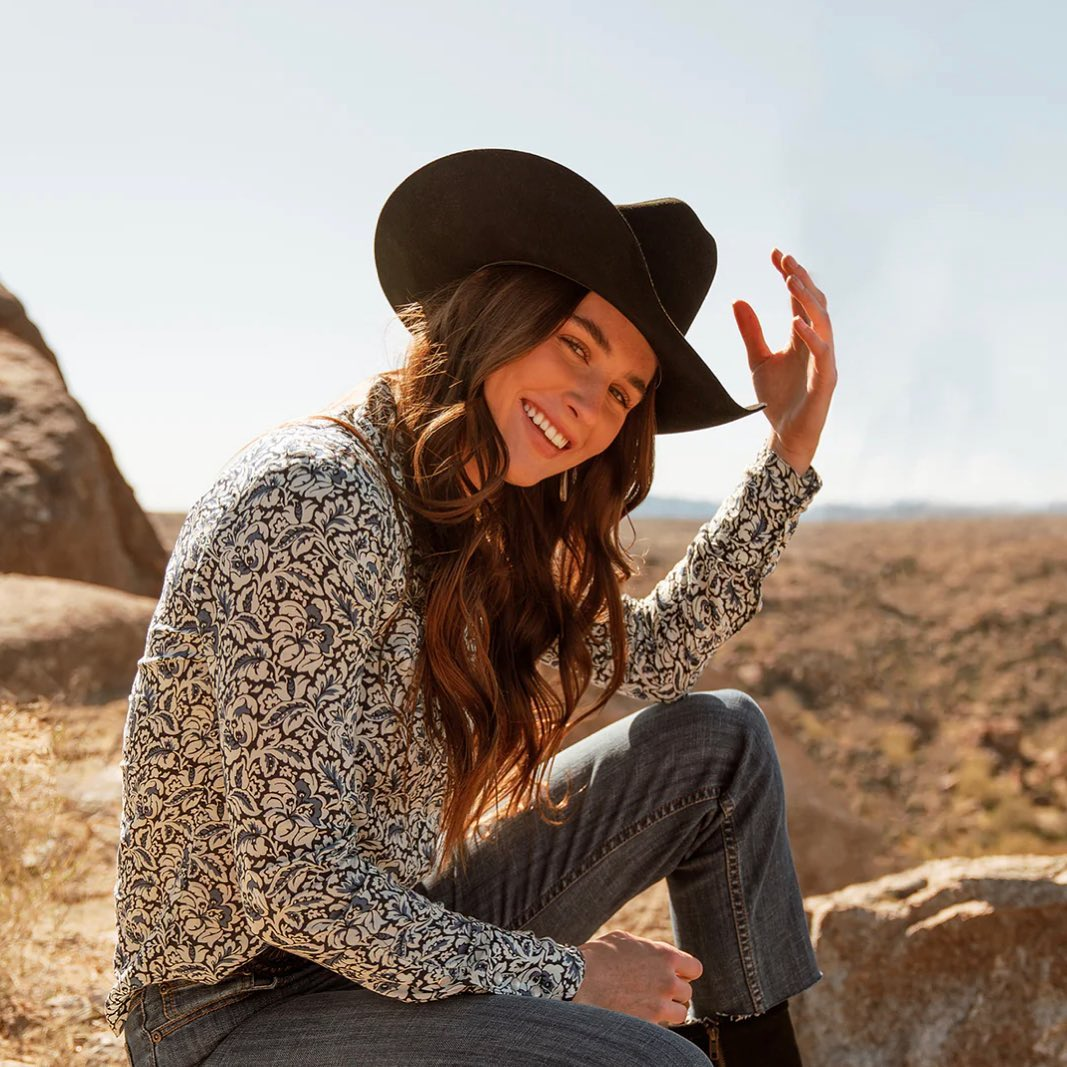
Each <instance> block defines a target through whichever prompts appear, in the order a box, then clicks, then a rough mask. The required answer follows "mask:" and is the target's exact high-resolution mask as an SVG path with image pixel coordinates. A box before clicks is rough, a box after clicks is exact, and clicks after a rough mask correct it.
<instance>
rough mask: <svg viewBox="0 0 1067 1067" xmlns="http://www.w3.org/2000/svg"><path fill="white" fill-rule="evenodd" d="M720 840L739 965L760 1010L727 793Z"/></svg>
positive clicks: (746, 910) (759, 994)
mask: <svg viewBox="0 0 1067 1067" xmlns="http://www.w3.org/2000/svg"><path fill="white" fill-rule="evenodd" d="M720 806H721V807H722V816H723V817H722V841H723V855H724V856H725V859H726V883H727V886H728V887H729V891H730V911H731V913H732V914H733V917H734V931H735V933H736V934H737V945H738V949H739V950H740V953H741V968H742V970H743V971H744V972H745V981H746V983H747V984H748V992H749V996H751V998H752V1005H753V1010H754V1011H755V1012H756V1013H760V1012H762V1011H763V990H762V989H761V988H760V982H759V974H758V972H757V970H756V958H755V955H754V954H753V951H752V935H751V932H750V930H749V921H748V909H747V908H746V907H745V892H744V884H743V883H742V881H741V861H740V857H739V854H738V846H737V839H736V837H735V834H734V820H733V814H734V805H733V801H732V800H730V798H729V797H728V796H724V797H723V798H722V801H721V804H720Z"/></svg>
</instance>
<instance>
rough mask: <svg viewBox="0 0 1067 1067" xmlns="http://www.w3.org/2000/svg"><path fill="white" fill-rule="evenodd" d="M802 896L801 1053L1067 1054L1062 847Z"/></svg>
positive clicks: (859, 1062) (830, 1058) (971, 1062)
mask: <svg viewBox="0 0 1067 1067" xmlns="http://www.w3.org/2000/svg"><path fill="white" fill-rule="evenodd" d="M805 904H806V907H807V910H808V914H809V918H810V922H811V929H812V940H813V941H814V943H815V950H816V952H817V954H818V959H819V966H820V967H821V969H822V971H823V974H824V977H823V979H822V981H820V982H819V983H818V984H816V985H815V986H813V987H811V989H809V990H807V991H806V992H805V993H803V994H802V995H801V996H799V997H797V998H795V999H794V1000H793V1001H791V1014H792V1016H793V1019H794V1025H795V1027H796V1031H797V1035H798V1043H799V1044H800V1048H801V1052H802V1054H803V1056H804V1062H805V1063H812V1064H818V1065H819V1067H845V1065H848V1067H928V1065H932V1064H936V1065H937V1067H964V1065H966V1067H987V1065H988V1067H993V1065H994V1064H995V1065H997V1067H1001V1065H1003V1064H1010V1065H1011V1067H1039V1065H1045V1064H1049V1065H1051V1064H1063V1063H1067V952H1065V951H1064V946H1065V945H1067V856H986V857H983V858H980V859H944V860H934V861H931V862H929V863H925V864H923V865H922V866H919V867H916V868H913V869H911V870H908V871H904V872H902V873H900V874H893V875H887V876H886V877H884V878H880V879H878V880H877V881H873V882H867V883H863V884H860V885H853V886H848V887H847V888H845V889H841V890H838V891H837V892H835V893H830V894H826V895H824V896H815V897H809V898H807V900H806V902H805Z"/></svg>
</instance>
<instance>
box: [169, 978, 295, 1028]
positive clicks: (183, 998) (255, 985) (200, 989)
mask: <svg viewBox="0 0 1067 1067" xmlns="http://www.w3.org/2000/svg"><path fill="white" fill-rule="evenodd" d="M278 981H279V975H277V974H258V973H255V972H252V971H248V970H245V969H242V970H240V971H235V972H234V973H233V974H231V975H228V976H227V977H226V978H223V979H222V981H221V982H214V983H211V984H207V983H205V982H192V981H186V980H184V979H176V980H173V981H169V982H161V983H159V985H158V986H157V987H156V988H157V990H158V992H159V1006H160V1014H161V1019H160V1022H159V1025H157V1026H155V1027H153V1028H152V1029H151V1030H150V1031H149V1034H150V1036H151V1038H152V1041H153V1042H155V1043H158V1042H159V1041H160V1040H162V1039H163V1038H164V1037H166V1036H167V1035H168V1034H172V1033H174V1032H175V1031H176V1030H179V1029H180V1028H181V1027H183V1026H187V1025H188V1024H189V1023H191V1022H195V1021H196V1020H197V1019H202V1018H203V1017H204V1016H205V1015H210V1014H211V1013H212V1012H215V1011H219V1010H220V1009H221V1008H227V1007H230V1006H231V1005H234V1004H236V1003H238V1002H239V1001H242V1000H244V999H245V998H246V997H250V996H252V995H253V994H255V993H257V992H260V991H262V990H267V989H274V988H275V986H277V984H278Z"/></svg>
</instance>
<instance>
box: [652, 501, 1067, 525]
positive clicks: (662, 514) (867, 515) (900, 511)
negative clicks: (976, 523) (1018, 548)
mask: <svg viewBox="0 0 1067 1067" xmlns="http://www.w3.org/2000/svg"><path fill="white" fill-rule="evenodd" d="M718 510H719V505H718V503H717V502H716V501H713V500H683V499H682V498H681V497H673V496H650V497H649V498H648V499H647V500H646V501H645V502H644V503H643V504H642V505H641V506H640V507H639V508H637V509H636V510H635V511H634V518H641V519H698V520H700V519H710V518H711V517H712V516H713V515H714V514H715V512H716V511H718ZM1000 515H1067V500H1061V501H1056V502H1053V503H1051V504H1046V505H1044V506H1043V507H1020V506H1018V505H1011V504H1003V505H997V504H989V505H982V504H938V503H936V502H934V501H929V500H898V501H896V502H895V503H892V504H881V505H875V506H863V505H857V504H820V503H819V501H818V500H815V501H813V502H812V505H811V507H810V508H808V510H807V511H806V512H805V513H804V519H805V521H811V522H867V521H872V520H879V519H926V518H929V519H934V518H960V519H969V518H981V517H983V516H1000Z"/></svg>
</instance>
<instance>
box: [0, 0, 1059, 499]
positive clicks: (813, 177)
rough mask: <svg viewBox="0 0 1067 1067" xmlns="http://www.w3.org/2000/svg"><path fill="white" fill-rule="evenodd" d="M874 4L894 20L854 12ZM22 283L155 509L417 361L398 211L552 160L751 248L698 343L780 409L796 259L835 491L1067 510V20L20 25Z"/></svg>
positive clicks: (406, 11)
mask: <svg viewBox="0 0 1067 1067" xmlns="http://www.w3.org/2000/svg"><path fill="white" fill-rule="evenodd" d="M858 11H862V12H863V13H862V14H857V13H855V12H858ZM4 38H5V44H4V60H3V64H2V65H0V92H2V98H3V99H4V101H5V108H4V131H3V136H2V138H0V146H2V147H0V281H2V282H3V283H4V284H5V285H6V286H7V287H8V288H9V289H11V290H12V291H13V292H14V293H15V294H16V295H17V296H18V297H19V298H20V299H21V300H22V301H23V303H24V304H25V305H26V308H27V310H28V312H29V314H30V317H31V318H32V319H33V320H34V321H35V322H36V323H37V324H38V326H39V327H40V328H41V330H42V331H43V333H44V336H45V339H46V340H47V341H48V343H49V344H50V345H51V346H52V348H53V349H54V350H55V351H56V353H57V355H58V356H59V360H60V365H61V366H62V368H63V371H64V374H65V375H66V377H67V381H68V383H69V385H70V388H71V391H72V392H73V394H74V395H75V396H76V397H77V398H78V400H79V401H80V402H81V403H82V405H83V406H84V407H85V409H86V411H87V412H88V414H89V417H90V418H91V419H92V420H93V421H94V422H96V424H97V425H98V426H99V427H100V428H101V430H102V431H103V433H104V434H105V436H106V437H107V438H108V440H109V441H110V443H111V445H112V448H113V450H114V452H115V455H116V458H117V460H118V463H119V466H120V467H121V469H122V471H123V473H124V474H125V476H126V478H127V479H128V480H129V481H130V483H131V484H132V485H133V487H134V489H135V490H136V492H137V495H138V498H139V500H140V501H141V503H142V504H143V505H144V506H145V507H147V508H150V509H158V510H166V509H174V510H177V509H184V508H186V507H187V506H188V505H189V504H191V503H192V502H193V500H195V499H196V498H197V497H198V496H199V495H200V494H201V493H202V492H204V491H205V490H206V489H207V488H208V487H209V485H210V484H211V482H212V480H213V479H214V477H215V476H216V474H217V472H218V470H219V469H220V468H221V466H222V465H223V464H224V463H225V461H226V460H227V459H228V458H229V457H230V456H231V454H232V453H233V452H235V451H236V450H237V449H238V448H239V447H240V446H241V445H243V444H244V443H245V442H246V441H248V440H249V439H250V438H251V437H254V436H255V435H256V434H257V433H259V432H261V431H262V430H264V429H267V428H268V427H270V426H271V425H273V424H275V423H277V422H280V421H282V420H284V419H287V418H291V417H295V416H299V415H302V414H305V413H307V412H309V411H313V410H315V409H317V408H319V407H320V406H321V405H322V404H323V403H325V402H327V401H329V400H331V399H333V398H334V397H336V396H338V395H340V394H341V393H343V392H345V391H347V390H348V389H349V388H351V387H352V386H353V385H355V384H356V383H357V382H358V381H359V380H361V379H362V378H364V377H365V376H366V375H368V374H370V373H372V372H374V371H375V370H378V369H382V368H384V367H386V366H391V365H394V364H395V363H396V362H397V361H398V359H399V357H400V354H401V351H402V341H403V338H404V336H405V335H404V333H403V330H402V328H400V327H399V326H398V325H397V324H396V323H392V324H390V308H389V306H388V304H387V303H386V301H385V298H384V296H383V295H382V293H381V290H380V288H379V287H378V283H377V278H376V275H375V272H374V263H373V254H372V239H373V233H374V226H375V222H376V220H377V213H378V210H379V209H380V207H381V205H382V203H383V202H384V200H385V198H386V197H387V196H388V194H389V193H390V192H391V191H392V189H393V188H394V187H395V186H396V185H397V184H398V183H399V182H400V181H401V180H402V179H403V178H404V177H405V176H406V175H407V174H409V173H410V172H411V171H413V170H414V169H416V168H417V167H419V166H421V165H422V164H423V163H426V162H428V161H429V160H431V159H434V158H436V157H438V156H441V155H445V154H446V153H449V152H454V151H458V150H460V149H465V148H476V147H507V148H519V149H524V150H527V151H532V152H538V153H540V154H542V155H546V156H549V157H551V158H553V159H556V160H558V161H559V162H561V163H564V164H566V165H567V166H569V167H571V168H572V169H574V170H577V171H578V172H579V173H580V174H582V175H584V176H585V177H586V178H588V179H589V180H590V181H592V182H593V183H594V184H595V185H597V186H598V188H600V189H601V190H602V191H603V192H604V193H605V194H606V195H607V196H608V197H610V198H611V199H612V200H613V201H615V202H616V203H625V202H630V201H635V200H644V199H650V198H653V197H660V196H677V197H680V198H682V199H683V200H686V201H688V202H689V203H690V204H691V205H692V206H693V207H694V208H695V210H696V211H697V213H698V214H699V215H700V217H701V219H702V220H703V222H704V224H705V225H706V226H707V228H708V229H709V230H710V231H711V232H712V233H713V234H714V235H715V238H716V240H717V242H718V245H719V272H718V275H717V277H716V279H715V283H714V284H713V286H712V289H711V292H710V293H709V296H708V299H707V300H706V301H705V303H704V306H703V308H702V310H701V312H700V314H699V315H698V317H697V320H696V322H695V323H694V325H693V327H692V328H691V330H690V332H689V337H690V339H691V341H692V342H693V344H694V345H695V347H696V348H697V350H698V351H699V352H701V353H702V355H703V356H704V358H705V360H706V361H707V362H708V363H709V364H710V365H711V366H712V368H713V369H714V370H715V371H716V373H717V374H718V375H719V377H720V378H721V380H722V381H723V382H724V384H725V385H726V386H727V388H728V389H729V390H730V391H731V392H732V394H733V395H734V396H735V397H736V398H737V399H738V400H740V401H741V402H742V403H751V402H753V401H754V400H755V394H754V392H753V390H752V383H751V377H750V375H749V371H748V364H747V359H746V356H745V352H744V348H743V346H742V344H741V340H740V335H739V334H738V332H737V328H736V326H735V324H734V320H733V315H732V312H731V310H730V302H731V301H732V300H734V299H737V298H739V297H740V298H744V299H746V300H748V301H749V302H750V303H751V304H752V305H753V307H754V308H755V309H756V311H757V313H758V314H759V315H760V317H761V319H762V321H763V325H764V332H765V335H766V337H767V340H768V342H769V343H770V344H771V346H772V347H777V346H779V345H780V344H781V343H783V342H784V341H785V339H786V337H787V334H788V328H789V318H790V309H789V301H788V297H787V296H786V294H785V291H784V288H783V286H782V285H781V282H780V279H779V276H778V274H777V272H776V271H775V270H774V268H773V267H772V265H771V262H770V252H771V249H772V248H773V247H774V246H776V245H777V246H778V247H780V248H782V249H784V250H785V251H787V252H792V253H793V254H794V255H795V256H796V257H797V258H798V259H799V260H800V262H801V263H802V264H804V265H806V266H807V267H808V268H809V269H810V271H811V273H812V275H813V276H814V278H815V280H816V282H817V283H818V284H819V285H820V287H821V288H822V289H823V290H824V291H825V292H826V293H827V296H828V299H829V305H830V311H831V315H832V318H833V324H834V332H835V337H836V346H837V359H838V368H839V375H840V381H839V385H838V388H837V392H836V393H835V395H834V400H833V404H832V407H831V410H830V416H829V420H828V423H827V426H826V429H825V431H824V434H823V439H822V443H821V445H820V448H819V451H818V453H817V454H816V457H815V467H816V469H817V470H818V471H819V473H820V474H821V475H822V477H823V481H824V488H823V490H822V492H821V493H820V495H819V499H818V501H817V502H816V505H815V506H818V504H819V503H823V502H832V503H841V504H846V503H849V504H876V503H888V502H891V501H895V500H899V499H902V498H906V499H912V500H915V499H925V500H932V501H939V502H955V503H974V504H995V503H1004V504H1016V505H1020V504H1021V505H1029V506H1035V507H1040V506H1043V505H1044V504H1046V503H1047V502H1048V501H1050V500H1064V499H1067V458H1065V457H1067V429H1065V425H1067V417H1065V409H1067V396H1065V394H1067V355H1065V354H1064V352H1063V351H1062V347H1063V337H1064V329H1063V306H1064V301H1063V297H1062V295H1061V293H1062V291H1063V289H1064V286H1065V282H1064V280H1063V279H1064V277H1065V276H1067V261H1065V260H1067V257H1065V253H1067V220H1065V212H1064V194H1063V190H1064V187H1065V185H1067V178H1065V170H1067V167H1065V163H1067V122H1065V120H1064V116H1065V115H1067V76H1065V74H1064V63H1063V56H1062V48H1063V42H1064V40H1065V39H1067V15H1065V8H1064V6H1063V5H1062V4H1056V3H1053V2H1052V0H1048V2H1046V3H1029V2H1026V0H1023V2H1021V3H1014V4H1010V5H1004V4H997V5H993V4H990V3H980V4H974V3H947V2H937V0H934V2H931V3H921V4H919V3H908V2H904V3H893V4H883V5H879V6H878V7H875V6H874V5H872V4H867V3H864V4H846V3H843V2H842V3H836V4H828V3H824V2H819V0H815V2H814V3H810V4H784V3H778V2H771V3H760V4H750V5H740V4H729V5H727V4H721V3H709V2H699V3H697V2H693V3H679V2H658V3H656V4H655V5H653V4H651V3H648V4H637V3H628V2H618V0H614V2H612V3H606V2H600V3H586V4H577V5H573V4H571V3H564V2H562V0H541V2H538V3H537V4H527V3H505V4H489V3H472V2H470V0H453V2H451V3H449V4H447V5H446V4H440V3H428V2H414V3H413V2H408V3H404V4H396V5H390V4H380V3H376V4H365V3H349V4H340V3H328V2H325V0H302V2H300V3H297V2H295V0H284V2H257V3H251V2H236V3H225V2H220V0H212V2H211V3H205V2H200V0H191V2H183V3H181V4H177V3H166V2H159V0H153V2H152V3H149V4H145V3H133V2H130V0H122V2H110V3H91V4H90V3H87V2H83V3H74V2H70V0H67V2H49V0H39V2H35V3H32V4H17V5H8V9H7V10H6V11H5V14H4ZM768 430H769V424H768V423H767V421H766V419H765V417H764V416H763V415H762V414H757V415H753V416H751V417H749V418H747V419H743V420H741V421H740V422H739V423H736V424H733V425H731V426H727V427H721V428H717V429H712V430H705V431H700V432H697V433H692V434H682V435H676V436H668V437H663V438H661V439H660V444H659V448H658V453H657V474H656V480H655V484H654V487H653V492H654V493H655V494H658V495H663V496H678V497H688V498H711V499H717V498H720V497H721V496H723V495H725V494H726V493H727V492H728V491H729V490H730V489H731V488H732V487H733V485H734V484H735V483H736V481H737V480H738V478H739V477H740V474H741V472H742V470H743V469H744V466H745V464H746V463H747V462H748V460H749V459H750V457H751V456H752V455H753V454H754V453H755V451H756V449H757V448H758V447H759V445H760V443H761V442H762V441H763V439H764V438H765V437H766V435H767V432H768Z"/></svg>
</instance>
